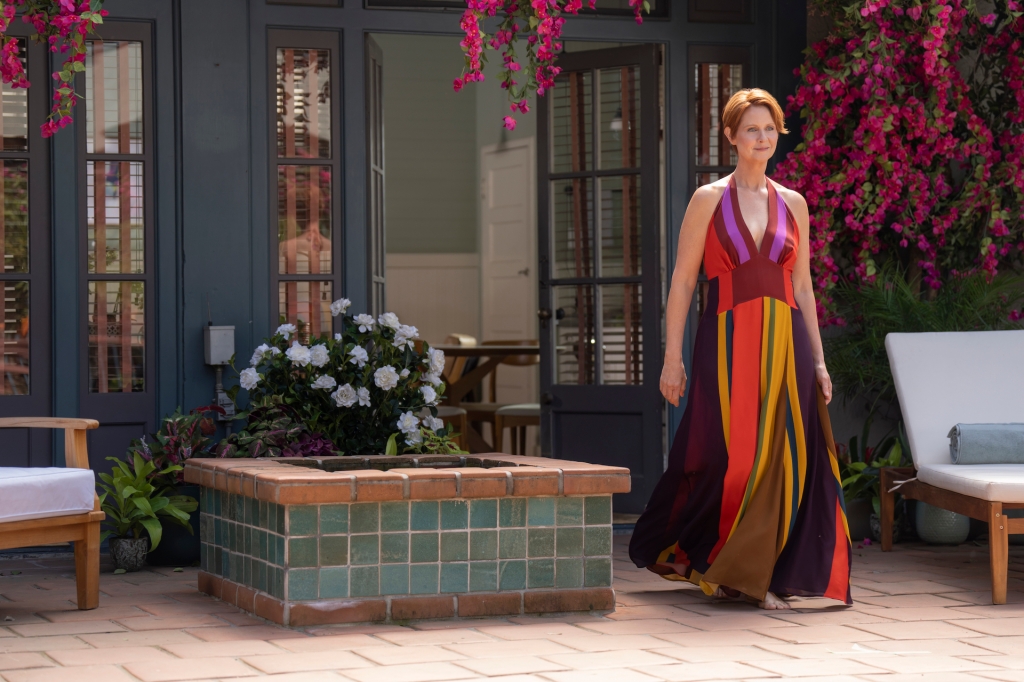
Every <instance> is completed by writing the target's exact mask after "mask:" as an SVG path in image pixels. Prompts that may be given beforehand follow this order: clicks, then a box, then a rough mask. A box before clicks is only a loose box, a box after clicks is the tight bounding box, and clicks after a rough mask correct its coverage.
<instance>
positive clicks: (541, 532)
mask: <svg viewBox="0 0 1024 682" xmlns="http://www.w3.org/2000/svg"><path fill="white" fill-rule="evenodd" d="M554 555H555V529H554V528H531V529H530V530H529V536H528V539H527V556H529V557H546V556H554Z"/></svg>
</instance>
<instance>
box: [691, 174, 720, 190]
mask: <svg viewBox="0 0 1024 682" xmlns="http://www.w3.org/2000/svg"><path fill="white" fill-rule="evenodd" d="M726 175H727V174H726V173H697V187H703V186H704V185H710V184H711V183H712V182H718V181H719V180H721V179H722V178H724V177H725V176H726Z"/></svg>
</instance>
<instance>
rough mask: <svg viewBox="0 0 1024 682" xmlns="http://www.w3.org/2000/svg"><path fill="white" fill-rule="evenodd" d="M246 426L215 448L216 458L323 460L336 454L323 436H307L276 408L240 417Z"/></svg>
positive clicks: (306, 429) (285, 414)
mask: <svg viewBox="0 0 1024 682" xmlns="http://www.w3.org/2000/svg"><path fill="white" fill-rule="evenodd" d="M243 417H244V418H245V419H246V426H245V428H243V429H242V430H241V431H239V432H238V433H232V434H230V435H229V436H228V437H227V438H225V439H224V440H222V441H221V442H220V444H219V445H218V446H217V449H216V455H217V456H218V457H327V456H331V455H335V454H337V453H336V452H335V449H334V443H332V442H331V441H330V440H328V439H327V438H325V437H324V436H323V434H319V433H310V432H309V429H308V428H307V427H306V425H305V424H303V423H301V422H298V421H295V420H294V419H293V418H292V417H290V416H289V415H288V413H286V411H285V409H284V408H282V407H281V406H279V405H275V406H269V407H257V408H255V409H253V410H252V411H250V412H248V413H246V414H245V415H243Z"/></svg>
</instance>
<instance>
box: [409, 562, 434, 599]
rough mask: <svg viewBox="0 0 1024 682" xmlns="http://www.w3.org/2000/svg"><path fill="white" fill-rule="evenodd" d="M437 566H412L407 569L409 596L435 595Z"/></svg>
mask: <svg viewBox="0 0 1024 682" xmlns="http://www.w3.org/2000/svg"><path fill="white" fill-rule="evenodd" d="M437 574H438V565H437V564H413V565H411V566H410V567H409V593H410V594H437Z"/></svg>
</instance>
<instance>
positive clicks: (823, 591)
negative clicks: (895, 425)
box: [629, 88, 852, 609]
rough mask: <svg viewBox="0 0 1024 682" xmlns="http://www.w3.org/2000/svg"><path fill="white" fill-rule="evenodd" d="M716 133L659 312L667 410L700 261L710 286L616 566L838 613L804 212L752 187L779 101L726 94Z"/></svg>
mask: <svg viewBox="0 0 1024 682" xmlns="http://www.w3.org/2000/svg"><path fill="white" fill-rule="evenodd" d="M722 128H723V131H724V133H725V135H726V137H727V138H728V139H729V142H730V143H731V144H732V145H733V146H734V147H735V149H736V155H737V157H738V162H737V164H736V170H735V171H734V172H733V173H732V175H730V176H728V177H725V178H722V179H721V180H718V181H717V182H714V183H712V184H709V185H704V186H703V187H701V188H699V189H698V190H697V191H696V192H695V193H694V195H693V198H692V199H691V200H690V205H689V207H688V208H687V209H686V216H685V217H684V218H683V225H682V227H681V228H680V234H679V250H678V255H677V257H676V267H675V272H674V273H673V275H672V286H671V290H670V291H669V296H668V304H667V306H666V308H667V312H666V349H665V365H664V368H663V369H662V374H661V392H662V393H663V394H664V396H665V398H666V399H667V400H668V401H669V402H671V403H672V404H673V405H678V404H679V398H680V397H681V396H683V394H684V392H685V390H686V384H687V376H686V370H685V368H684V367H683V363H682V362H681V361H680V358H681V356H682V342H683V331H684V327H685V324H686V315H687V311H688V310H689V309H690V300H691V297H692V296H693V291H694V288H695V286H696V284H697V274H698V272H699V271H700V266H701V261H702V260H703V262H704V269H705V272H706V273H707V276H708V279H709V288H708V296H707V308H706V309H705V311H704V314H703V316H702V317H701V319H700V322H699V324H698V326H697V337H696V343H695V345H694V350H693V366H692V372H693V377H692V388H691V392H690V396H689V399H688V401H687V405H686V410H685V412H684V413H683V419H682V422H681V423H680V424H679V430H678V431H677V433H676V438H675V441H674V443H673V446H672V451H671V454H670V456H669V466H668V471H666V472H665V474H664V476H663V477H662V479H661V480H660V481H659V482H658V485H657V487H656V488H655V490H654V494H653V495H652V496H651V500H650V502H649V503H648V504H647V509H646V510H645V511H644V513H643V515H642V516H641V517H640V519H639V520H638V521H637V524H636V530H635V531H634V533H633V539H632V541H631V542H630V547H629V553H630V557H631V558H632V559H633V562H634V563H635V564H636V565H637V566H640V567H646V568H648V569H649V570H651V571H653V572H655V573H658V574H660V575H662V576H663V577H665V578H667V579H669V580H687V581H690V582H692V583H695V584H697V585H699V586H700V587H701V588H702V589H703V590H704V592H705V593H706V594H708V595H713V596H725V597H732V598H746V599H749V600H753V601H756V602H757V603H758V606H760V607H761V608H764V609H788V608H789V605H788V604H787V603H786V602H785V601H783V599H781V598H780V597H779V596H778V595H784V596H785V595H801V596H825V597H831V598H833V599H838V600H840V601H843V602H845V603H847V604H849V603H852V601H851V599H850V539H849V530H848V528H847V525H846V513H845V510H844V506H843V504H844V503H843V495H842V486H841V483H840V479H839V470H838V464H837V461H836V457H835V445H834V443H833V441H832V430H831V426H830V424H829V420H828V411H827V409H826V407H825V406H826V404H828V402H829V401H830V400H831V399H832V382H831V380H830V379H829V375H828V371H827V370H826V369H825V358H824V354H823V352H822V347H821V337H820V335H819V334H818V323H817V313H816V309H815V301H814V292H813V291H812V288H811V273H810V256H809V253H808V245H807V241H808V240H807V233H808V214H807V203H806V202H805V201H804V198H803V197H802V196H800V195H799V194H797V193H796V192H793V191H790V190H788V189H786V188H784V187H782V186H781V185H778V184H776V183H775V182H772V181H771V180H769V179H768V178H767V177H766V176H765V168H766V167H767V164H768V160H769V159H770V158H771V157H772V155H773V154H774V153H775V148H776V145H777V143H778V139H779V134H780V133H786V132H788V131H787V130H786V129H785V126H784V123H783V115H782V109H781V108H780V107H779V104H778V102H777V101H776V100H775V98H774V97H772V96H771V95H770V94H768V93H767V92H765V91H764V90H760V89H756V88H755V89H745V90H741V91H739V92H737V93H736V94H735V95H733V96H732V98H731V99H730V100H729V103H728V104H727V105H726V107H725V111H724V112H723V114H722Z"/></svg>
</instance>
